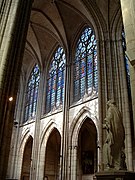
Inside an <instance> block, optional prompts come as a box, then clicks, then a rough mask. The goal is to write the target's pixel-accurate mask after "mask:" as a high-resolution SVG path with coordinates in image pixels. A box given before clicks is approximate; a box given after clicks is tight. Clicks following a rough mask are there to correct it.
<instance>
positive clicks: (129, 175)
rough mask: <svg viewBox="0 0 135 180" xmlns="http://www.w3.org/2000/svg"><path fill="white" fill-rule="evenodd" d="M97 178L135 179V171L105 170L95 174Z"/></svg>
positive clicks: (99, 179) (108, 179)
mask: <svg viewBox="0 0 135 180" xmlns="http://www.w3.org/2000/svg"><path fill="white" fill-rule="evenodd" d="M95 176H96V178H97V180H135V172H130V171H103V172H98V173H96V174H95Z"/></svg>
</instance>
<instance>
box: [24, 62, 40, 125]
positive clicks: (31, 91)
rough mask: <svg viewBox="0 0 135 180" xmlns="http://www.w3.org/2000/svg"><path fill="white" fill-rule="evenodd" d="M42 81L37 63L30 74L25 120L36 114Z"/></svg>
mask: <svg viewBox="0 0 135 180" xmlns="http://www.w3.org/2000/svg"><path fill="white" fill-rule="evenodd" d="M39 81H40V70H39V67H38V65H37V64H36V65H35V66H34V68H33V70H32V72H31V74H30V77H29V80H28V83H27V90H26V99H25V113H24V121H25V122H26V121H27V120H28V119H29V118H30V117H31V118H32V117H34V116H35V114H36V107H37V97H38V88H39Z"/></svg>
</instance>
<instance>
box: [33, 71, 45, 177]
mask: <svg viewBox="0 0 135 180" xmlns="http://www.w3.org/2000/svg"><path fill="white" fill-rule="evenodd" d="M44 77H45V76H44V73H43V72H42V69H41V71H40V83H39V90H38V102H37V112H36V120H35V132H34V138H33V146H32V163H31V171H30V179H31V180H35V179H37V180H38V178H39V177H38V175H39V174H38V171H39V169H38V167H39V157H38V154H39V142H40V124H41V123H40V120H41V115H42V105H43V94H44V84H45V83H44ZM43 161H45V159H43ZM43 169H44V167H43Z"/></svg>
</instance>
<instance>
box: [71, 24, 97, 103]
mask: <svg viewBox="0 0 135 180" xmlns="http://www.w3.org/2000/svg"><path fill="white" fill-rule="evenodd" d="M97 88H98V75H97V45H96V38H95V35H94V32H93V30H92V29H91V28H89V27H88V28H85V29H84V31H83V32H82V34H81V35H80V38H79V40H78V42H77V46H76V53H75V60H74V100H75V101H77V100H79V99H80V98H82V97H83V96H84V95H85V93H87V94H90V93H91V92H92V90H93V89H94V90H96V91H97Z"/></svg>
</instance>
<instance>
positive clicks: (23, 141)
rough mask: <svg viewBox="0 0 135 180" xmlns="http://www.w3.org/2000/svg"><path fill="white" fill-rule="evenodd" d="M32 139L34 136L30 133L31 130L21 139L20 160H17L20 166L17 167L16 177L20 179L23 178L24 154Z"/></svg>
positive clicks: (27, 130)
mask: <svg viewBox="0 0 135 180" xmlns="http://www.w3.org/2000/svg"><path fill="white" fill-rule="evenodd" d="M30 138H32V139H33V137H32V135H31V133H30V130H29V129H26V130H25V131H24V133H23V135H22V137H21V140H20V144H19V149H18V152H17V154H18V159H17V163H18V165H17V166H16V167H17V168H16V172H15V174H16V177H18V179H20V177H21V169H22V162H23V153H24V149H25V146H26V144H27V142H28V140H29V139H30Z"/></svg>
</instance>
